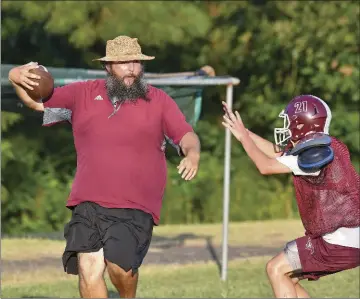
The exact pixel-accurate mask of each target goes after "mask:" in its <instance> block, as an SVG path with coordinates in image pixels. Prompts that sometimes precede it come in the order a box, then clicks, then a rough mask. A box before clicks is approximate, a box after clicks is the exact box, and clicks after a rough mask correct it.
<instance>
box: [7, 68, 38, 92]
mask: <svg viewBox="0 0 360 299" xmlns="http://www.w3.org/2000/svg"><path fill="white" fill-rule="evenodd" d="M38 67H39V65H38V63H37V62H30V63H27V64H24V65H21V66H17V67H14V68H13V69H11V70H10V72H9V80H10V82H12V83H14V84H17V85H20V86H22V87H25V88H27V89H30V90H33V89H34V88H33V87H32V86H34V85H39V83H37V82H34V81H32V80H31V79H40V76H38V75H35V74H32V73H30V70H32V69H35V68H38Z"/></svg>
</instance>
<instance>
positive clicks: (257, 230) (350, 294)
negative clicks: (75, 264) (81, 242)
mask: <svg viewBox="0 0 360 299" xmlns="http://www.w3.org/2000/svg"><path fill="white" fill-rule="evenodd" d="M302 234H303V228H302V225H301V222H300V221H299V220H279V221H262V222H245V223H232V224H231V225H230V230H229V243H230V244H231V245H243V246H244V245H263V246H271V245H272V246H278V245H279V244H285V242H286V241H288V240H291V239H294V238H296V237H299V236H301V235H302ZM154 235H155V236H158V237H163V238H176V237H179V236H181V235H187V236H192V237H189V239H187V241H186V242H185V246H186V245H203V244H205V241H204V240H205V237H209V238H211V239H212V241H213V244H220V243H221V237H222V226H221V225H220V224H212V225H189V226H187V225H166V226H159V227H156V228H155V230H154ZM64 245H65V244H64V242H63V241H54V240H39V239H4V240H2V248H1V250H2V259H3V260H34V261H35V260H36V259H39V258H43V257H56V258H58V259H59V265H60V264H61V254H62V251H63V249H64ZM24 249H25V250H24ZM269 258H270V257H254V258H248V259H243V260H234V261H231V262H230V263H229V272H228V281H227V282H226V283H222V282H221V281H220V277H219V273H218V269H217V267H216V265H215V263H214V262H209V263H197V264H193V265H144V266H142V268H141V270H140V281H139V288H138V293H137V296H138V297H143V298H144V297H147V298H149V297H151V298H156V297H157V298H161V297H166V298H181V297H182V298H189V297H191V298H204V297H213V298H220V297H237V298H242V297H246V298H262V297H272V291H271V287H270V285H269V284H268V281H267V278H266V275H265V270H264V269H265V264H266V262H267V260H268V259H269ZM106 279H107V282H108V286H109V290H110V293H109V295H110V296H111V297H118V295H117V293H116V292H115V290H114V288H113V287H112V285H111V283H109V279H108V278H107V277H106ZM302 284H303V286H304V287H305V288H307V289H308V291H309V293H310V295H311V296H313V297H321V298H336V297H338V298H359V295H360V294H359V268H357V269H353V270H349V271H345V272H342V273H338V274H335V275H330V276H328V277H324V278H321V279H320V280H319V281H317V282H308V281H305V282H302ZM1 288H2V293H1V297H2V298H3V297H6V298H21V297H22V298H31V297H33V298H40V297H46V298H48V297H52V298H56V297H57V298H78V297H79V294H78V288H77V277H76V276H72V275H71V276H70V275H67V274H65V273H64V272H63V271H61V267H51V266H49V267H47V268H38V269H31V270H29V271H18V272H16V271H11V272H5V273H2V278H1Z"/></svg>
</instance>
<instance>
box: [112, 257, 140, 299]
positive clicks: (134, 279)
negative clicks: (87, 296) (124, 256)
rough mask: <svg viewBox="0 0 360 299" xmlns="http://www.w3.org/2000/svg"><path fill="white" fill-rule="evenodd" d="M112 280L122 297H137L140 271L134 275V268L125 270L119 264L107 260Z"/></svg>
mask: <svg viewBox="0 0 360 299" xmlns="http://www.w3.org/2000/svg"><path fill="white" fill-rule="evenodd" d="M106 263H107V269H108V273H109V276H110V279H111V282H112V283H113V285H114V286H115V287H116V289H117V290H118V292H119V295H120V297H121V298H135V297H136V289H137V283H138V279H139V272H137V273H136V274H134V275H132V269H130V270H129V271H125V270H124V269H122V268H120V267H119V266H118V265H116V264H114V263H111V262H109V261H106Z"/></svg>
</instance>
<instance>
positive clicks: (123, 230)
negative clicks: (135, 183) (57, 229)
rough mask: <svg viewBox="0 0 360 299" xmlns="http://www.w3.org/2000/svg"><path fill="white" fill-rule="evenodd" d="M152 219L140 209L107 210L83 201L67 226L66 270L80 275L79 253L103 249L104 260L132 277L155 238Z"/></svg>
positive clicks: (64, 260)
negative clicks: (129, 273) (153, 237)
mask: <svg viewBox="0 0 360 299" xmlns="http://www.w3.org/2000/svg"><path fill="white" fill-rule="evenodd" d="M153 226H154V222H153V218H152V216H151V215H150V214H148V213H145V212H143V211H141V210H137V209H114V208H111V209H110V208H104V207H102V206H100V205H98V204H96V203H94V202H83V203H81V204H79V205H77V206H76V207H74V208H73V209H72V218H71V220H70V222H69V223H67V224H66V225H65V229H64V237H65V239H66V247H65V251H64V254H63V258H62V260H63V266H64V271H65V272H66V273H68V274H74V275H77V274H79V272H78V266H77V253H80V252H96V251H99V250H100V249H101V248H103V251H104V258H105V259H106V260H108V261H109V262H112V263H114V264H116V265H118V266H119V267H121V268H122V269H124V270H125V271H126V272H127V271H129V270H130V269H132V273H133V275H134V274H135V273H136V272H137V271H138V268H139V267H140V266H141V264H142V262H143V259H144V258H145V255H146V254H147V252H148V250H149V246H150V242H151V238H152V231H153Z"/></svg>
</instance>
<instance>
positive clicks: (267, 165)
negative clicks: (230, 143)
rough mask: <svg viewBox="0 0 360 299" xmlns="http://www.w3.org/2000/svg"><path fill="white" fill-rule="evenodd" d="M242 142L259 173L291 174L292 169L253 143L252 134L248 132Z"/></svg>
mask: <svg viewBox="0 0 360 299" xmlns="http://www.w3.org/2000/svg"><path fill="white" fill-rule="evenodd" d="M240 142H241V143H242V146H243V148H244V150H245V151H246V153H247V154H248V156H249V158H250V159H251V160H252V161H253V162H254V164H255V165H256V167H257V169H258V170H259V172H260V173H261V174H263V175H269V174H279V173H290V172H292V171H291V169H290V168H289V167H288V166H287V165H285V164H283V163H281V162H279V161H278V159H277V158H276V157H274V158H270V157H269V156H268V155H266V154H265V153H264V152H263V151H262V150H261V149H260V148H259V147H258V146H257V145H256V144H255V142H254V141H253V139H252V138H251V137H250V134H249V133H248V132H247V131H246V134H244V135H243V137H242V138H241V140H240Z"/></svg>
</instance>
